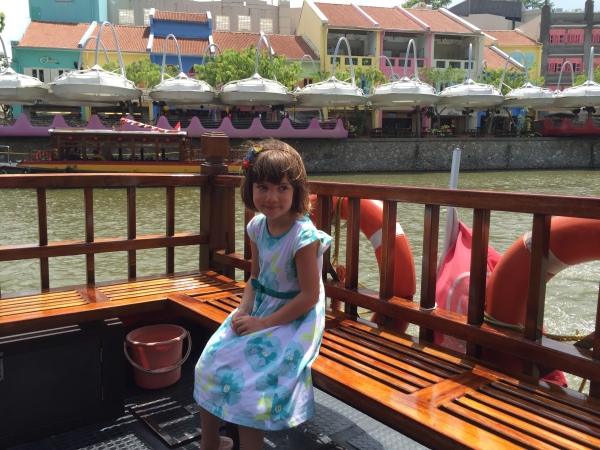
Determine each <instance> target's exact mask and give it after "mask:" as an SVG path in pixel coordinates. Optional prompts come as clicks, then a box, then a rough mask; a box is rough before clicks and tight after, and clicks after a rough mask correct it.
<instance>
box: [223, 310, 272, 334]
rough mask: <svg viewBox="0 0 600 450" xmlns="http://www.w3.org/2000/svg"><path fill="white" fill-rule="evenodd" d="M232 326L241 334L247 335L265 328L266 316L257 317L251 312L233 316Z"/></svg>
mask: <svg viewBox="0 0 600 450" xmlns="http://www.w3.org/2000/svg"><path fill="white" fill-rule="evenodd" d="M231 327H232V328H233V329H234V330H235V332H236V333H237V334H239V335H240V336H246V335H248V334H250V333H254V332H256V331H260V330H264V329H265V328H266V323H265V320H264V318H262V317H255V316H251V315H249V314H245V315H239V316H237V317H232V318H231Z"/></svg>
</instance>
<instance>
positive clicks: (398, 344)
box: [339, 320, 476, 373]
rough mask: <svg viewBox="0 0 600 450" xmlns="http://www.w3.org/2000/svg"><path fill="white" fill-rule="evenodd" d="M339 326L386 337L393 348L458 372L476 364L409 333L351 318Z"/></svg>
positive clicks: (346, 329) (377, 336) (365, 333)
mask: <svg viewBox="0 0 600 450" xmlns="http://www.w3.org/2000/svg"><path fill="white" fill-rule="evenodd" d="M339 326H340V327H343V329H344V330H345V331H350V330H357V331H359V332H361V333H364V334H363V336H364V335H367V336H370V335H373V336H374V337H376V338H382V339H385V340H386V341H387V342H389V343H390V344H388V345H394V347H393V348H394V349H395V350H397V351H402V350H404V349H406V350H407V351H410V352H411V353H410V354H411V355H415V359H417V358H419V356H418V355H422V356H421V357H422V358H426V359H427V360H428V361H431V360H433V361H435V365H441V366H442V367H444V368H446V369H447V370H449V371H456V373H460V372H461V371H463V370H470V369H473V367H474V366H475V365H476V363H475V362H474V361H472V360H469V359H468V358H465V356H464V355H462V354H460V355H459V354H457V353H454V352H448V351H447V350H446V349H444V348H442V347H437V346H431V345H429V344H428V343H421V342H420V341H419V340H418V339H417V338H415V337H413V336H410V335H407V334H402V333H398V332H392V331H390V330H386V329H385V328H383V329H380V328H373V327H371V326H369V325H366V324H362V323H358V322H353V321H350V320H344V321H342V322H341V323H340V325H339Z"/></svg>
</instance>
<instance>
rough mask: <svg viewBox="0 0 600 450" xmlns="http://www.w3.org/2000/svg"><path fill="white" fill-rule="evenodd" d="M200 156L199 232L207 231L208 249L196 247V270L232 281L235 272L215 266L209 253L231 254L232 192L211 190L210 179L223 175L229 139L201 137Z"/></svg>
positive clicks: (210, 135) (215, 135)
mask: <svg viewBox="0 0 600 450" xmlns="http://www.w3.org/2000/svg"><path fill="white" fill-rule="evenodd" d="M200 146H201V152H202V155H204V157H205V158H206V160H205V162H203V163H202V164H201V166H200V173H201V174H202V175H209V176H210V181H209V183H208V185H206V186H203V187H202V188H201V193H200V229H201V230H202V231H208V245H201V246H200V270H206V269H208V268H210V269H213V270H216V271H218V272H221V273H222V274H223V275H225V276H228V277H230V278H233V277H234V276H235V269H234V268H233V267H231V266H227V265H222V264H217V263H215V262H214V260H213V257H212V255H213V253H214V252H216V251H218V250H225V252H226V253H232V252H234V251H235V188H234V187H227V186H215V185H214V179H213V177H214V176H216V175H227V173H228V167H227V165H226V164H225V160H226V159H228V158H229V137H227V135H225V134H224V133H219V132H209V133H205V134H203V135H202V138H201V144H200Z"/></svg>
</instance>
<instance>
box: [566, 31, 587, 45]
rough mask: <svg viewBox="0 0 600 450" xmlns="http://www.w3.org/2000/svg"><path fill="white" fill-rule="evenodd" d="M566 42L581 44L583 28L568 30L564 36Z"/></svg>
mask: <svg viewBox="0 0 600 450" xmlns="http://www.w3.org/2000/svg"><path fill="white" fill-rule="evenodd" d="M566 38H567V39H566V42H567V43H568V44H583V30H582V29H576V30H569V31H568V32H567V36H566Z"/></svg>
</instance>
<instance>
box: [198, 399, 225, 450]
mask: <svg viewBox="0 0 600 450" xmlns="http://www.w3.org/2000/svg"><path fill="white" fill-rule="evenodd" d="M220 424H221V419H219V418H218V417H217V416H215V415H214V414H211V413H209V412H208V411H207V410H205V409H204V408H202V407H200V428H201V429H202V435H201V436H200V443H201V444H200V448H201V449H202V450H218V449H219V445H221V437H220V436H219V425H220Z"/></svg>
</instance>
